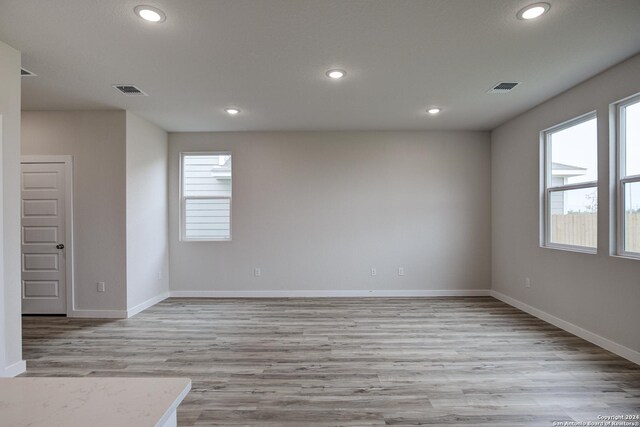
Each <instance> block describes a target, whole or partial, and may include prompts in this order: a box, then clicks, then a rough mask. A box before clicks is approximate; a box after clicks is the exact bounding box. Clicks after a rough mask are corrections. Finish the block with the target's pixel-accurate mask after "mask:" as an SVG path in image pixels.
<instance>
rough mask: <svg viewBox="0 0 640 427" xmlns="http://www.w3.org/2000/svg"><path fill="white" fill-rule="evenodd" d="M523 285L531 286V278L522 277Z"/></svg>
mask: <svg viewBox="0 0 640 427" xmlns="http://www.w3.org/2000/svg"><path fill="white" fill-rule="evenodd" d="M524 287H525V288H530V287H531V278H529V277H527V278H525V279H524Z"/></svg>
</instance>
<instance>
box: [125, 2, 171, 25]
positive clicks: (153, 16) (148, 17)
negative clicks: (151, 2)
mask: <svg viewBox="0 0 640 427" xmlns="http://www.w3.org/2000/svg"><path fill="white" fill-rule="evenodd" d="M133 11H134V12H135V13H136V15H138V16H139V17H140V18H142V19H144V20H145V21H148V22H155V23H159V22H164V21H166V19H167V15H165V14H164V12H163V11H161V10H160V9H158V8H157V7H153V6H136V7H135V8H134V9H133Z"/></svg>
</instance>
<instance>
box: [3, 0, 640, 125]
mask: <svg viewBox="0 0 640 427" xmlns="http://www.w3.org/2000/svg"><path fill="white" fill-rule="evenodd" d="M535 1H536V0H188V1H185V0H108V1H106V0H56V1H49V0H19V1H18V0H0V40H2V41H4V42H5V43H8V44H10V45H12V46H13V47H15V48H17V49H19V50H21V51H22V52H23V66H24V67H25V68H27V69H29V70H30V71H33V72H35V73H36V74H38V77H31V78H23V108H24V109H27V110H40V109H56V110H59V109H113V108H122V109H128V110H131V111H133V112H136V113H138V114H140V115H141V116H143V117H146V118H148V119H149V120H151V121H152V122H155V123H157V124H158V125H160V126H162V127H163V128H165V129H166V130H169V131H235V130H379V129H388V130H395V129H405V130H419V129H469V130H481V129H492V128H493V127H495V126H497V125H498V124H500V123H502V122H504V121H506V120H508V119H509V118H511V117H514V116H516V115H518V114H519V113H521V112H523V111H525V110H527V109H529V108H531V107H533V106H535V105H537V104H539V103H540V102H542V101H544V100H546V99H548V98H550V97H552V96H554V95H556V94H558V93H560V92H562V91H564V90H566V89H568V88H570V87H571V86H573V85H575V84H577V83H579V82H581V81H583V80H585V79H586V78H588V77H591V76H593V75H595V74H597V73H598V72H600V71H603V70H604V69H606V68H608V67H609V66H611V65H614V64H616V63H617V62H620V61H621V60H623V59H625V58H628V57H629V56H632V55H633V54H635V53H637V52H639V51H640V24H639V23H640V1H638V0H546V1H548V2H549V3H551V5H552V7H551V10H550V11H549V13H548V14H546V15H544V16H543V17H541V18H540V19H538V20H536V21H521V20H518V19H516V12H517V11H518V10H519V9H520V8H521V7H523V6H525V5H527V4H530V3H533V2H535ZM138 4H149V5H153V6H156V7H159V8H160V9H162V10H164V12H165V13H166V15H167V20H166V22H164V23H163V24H150V23H147V22H144V21H142V20H140V19H139V18H137V17H136V16H135V15H134V13H133V8H134V7H135V6H136V5H138ZM330 68H343V69H345V70H347V72H348V75H347V78H346V79H344V80H342V81H330V80H328V79H327V78H326V76H325V72H326V71H327V70H328V69H330ZM502 80H506V81H521V82H522V85H520V86H519V87H518V88H516V89H515V90H514V91H513V92H512V93H510V94H508V95H492V94H487V93H486V91H487V89H489V88H490V87H491V86H492V85H494V84H495V83H497V82H498V81H502ZM116 83H132V84H136V85H138V86H139V87H140V88H141V89H142V90H144V91H145V92H147V93H149V95H150V96H149V97H142V98H131V97H125V96H124V95H121V94H119V93H118V92H117V91H116V90H115V89H113V88H112V87H111V85H112V84H116ZM636 89H637V88H636ZM431 105H438V106H441V107H442V108H443V112H442V113H441V114H440V115H439V116H437V117H432V116H429V115H428V114H426V113H425V108H427V107H429V106H431ZM227 106H237V107H239V108H240V109H241V110H242V113H241V114H239V115H238V116H235V117H229V116H228V115H227V114H226V113H224V111H223V109H224V108H225V107H227Z"/></svg>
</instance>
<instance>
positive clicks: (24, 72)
mask: <svg viewBox="0 0 640 427" xmlns="http://www.w3.org/2000/svg"><path fill="white" fill-rule="evenodd" d="M35 76H36V73H32V72H31V71H29V70H25V69H24V68H20V77H35Z"/></svg>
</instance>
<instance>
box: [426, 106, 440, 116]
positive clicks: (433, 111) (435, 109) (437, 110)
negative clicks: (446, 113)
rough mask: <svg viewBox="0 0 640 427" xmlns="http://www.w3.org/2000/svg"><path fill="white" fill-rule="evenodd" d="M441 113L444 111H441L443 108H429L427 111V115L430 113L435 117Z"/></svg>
mask: <svg viewBox="0 0 640 427" xmlns="http://www.w3.org/2000/svg"><path fill="white" fill-rule="evenodd" d="M440 111H442V109H441V108H438V107H433V108H429V109H428V110H427V113H429V114H434V115H435V114H438V113H439V112H440Z"/></svg>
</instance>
